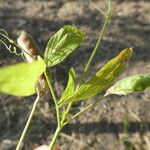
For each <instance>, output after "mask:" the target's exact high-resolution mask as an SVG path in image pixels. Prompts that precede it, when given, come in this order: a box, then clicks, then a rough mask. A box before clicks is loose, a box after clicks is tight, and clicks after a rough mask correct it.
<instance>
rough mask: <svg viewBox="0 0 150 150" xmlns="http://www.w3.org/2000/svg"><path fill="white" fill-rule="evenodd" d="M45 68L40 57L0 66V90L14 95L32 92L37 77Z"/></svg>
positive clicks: (33, 91)
mask: <svg viewBox="0 0 150 150" xmlns="http://www.w3.org/2000/svg"><path fill="white" fill-rule="evenodd" d="M45 69H46V65H45V63H44V61H43V60H42V59H41V58H40V57H39V58H38V61H34V62H32V63H19V64H16V65H12V66H8V67H5V68H0V92H1V93H6V94H11V95H15V96H29V95H32V94H34V93H35V84H36V82H37V79H38V77H39V76H40V75H41V74H42V73H43V72H44V71H45Z"/></svg>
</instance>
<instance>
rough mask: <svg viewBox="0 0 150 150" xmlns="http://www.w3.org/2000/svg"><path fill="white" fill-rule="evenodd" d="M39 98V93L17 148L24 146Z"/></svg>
mask: <svg viewBox="0 0 150 150" xmlns="http://www.w3.org/2000/svg"><path fill="white" fill-rule="evenodd" d="M39 99H40V96H39V95H38V96H37V98H36V100H35V102H34V104H33V107H32V110H31V113H30V116H29V118H28V120H27V123H26V125H25V127H24V130H23V132H22V134H21V137H20V139H19V142H18V144H17V147H16V150H20V149H21V148H22V143H23V140H24V138H25V136H26V134H27V130H28V128H29V126H30V124H31V120H32V118H33V115H34V112H35V109H36V106H37V103H38V101H39Z"/></svg>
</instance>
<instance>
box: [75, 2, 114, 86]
mask: <svg viewBox="0 0 150 150" xmlns="http://www.w3.org/2000/svg"><path fill="white" fill-rule="evenodd" d="M109 4H110V2H109ZM110 14H111V11H110V10H109V9H108V11H107V12H106V14H105V15H104V16H105V21H104V24H103V27H102V30H101V32H100V34H99V37H98V40H97V43H96V45H95V47H94V49H93V52H92V54H91V56H90V58H89V60H88V62H87V64H86V66H85V69H84V72H83V74H82V76H81V79H80V81H79V84H78V86H77V87H80V86H81V85H82V82H83V80H84V78H85V77H86V75H87V73H88V71H89V69H90V65H91V63H92V61H93V59H94V57H95V55H96V53H97V51H98V49H99V48H100V47H101V41H102V38H103V36H104V33H105V30H106V27H107V24H108V22H109V20H110Z"/></svg>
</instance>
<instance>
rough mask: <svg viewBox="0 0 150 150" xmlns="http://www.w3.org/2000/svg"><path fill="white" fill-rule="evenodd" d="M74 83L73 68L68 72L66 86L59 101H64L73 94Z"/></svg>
mask: <svg viewBox="0 0 150 150" xmlns="http://www.w3.org/2000/svg"><path fill="white" fill-rule="evenodd" d="M74 81H75V71H74V69H73V68H71V69H70V70H69V79H68V84H67V87H66V89H65V90H64V92H63V94H62V96H61V100H64V99H66V98H67V97H69V96H71V95H72V94H73V92H74Z"/></svg>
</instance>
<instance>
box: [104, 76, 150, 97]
mask: <svg viewBox="0 0 150 150" xmlns="http://www.w3.org/2000/svg"><path fill="white" fill-rule="evenodd" d="M148 88H150V74H144V75H135V76H130V77H127V78H124V79H122V80H120V81H118V82H117V83H116V84H114V85H113V86H112V87H111V88H109V89H108V90H107V91H106V94H105V95H110V94H116V95H127V94H129V93H134V92H138V91H143V90H145V89H148Z"/></svg>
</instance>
